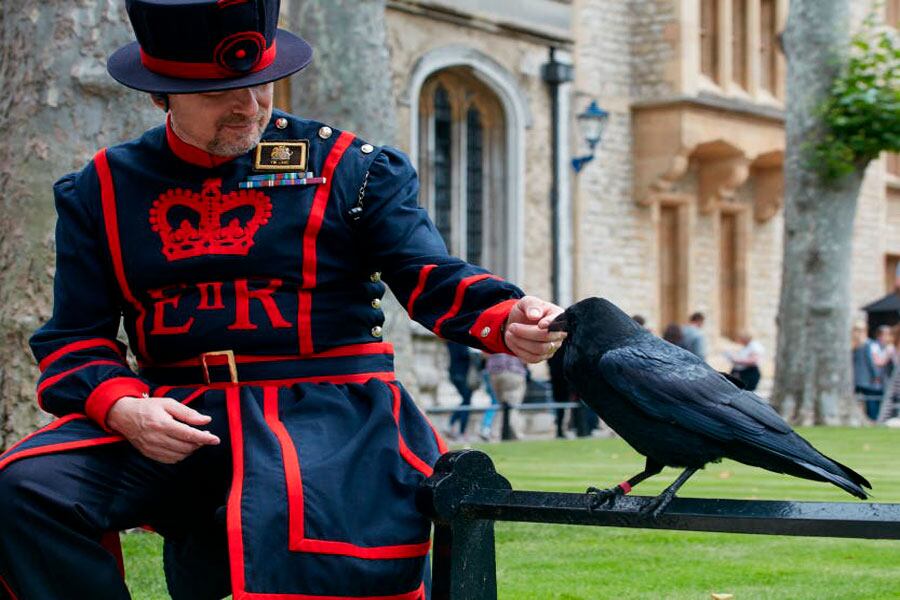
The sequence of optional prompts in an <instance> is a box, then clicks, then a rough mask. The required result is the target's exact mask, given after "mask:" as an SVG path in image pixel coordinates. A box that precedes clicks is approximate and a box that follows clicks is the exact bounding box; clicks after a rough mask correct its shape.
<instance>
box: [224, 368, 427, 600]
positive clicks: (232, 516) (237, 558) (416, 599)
mask: <svg viewBox="0 0 900 600" xmlns="http://www.w3.org/2000/svg"><path fill="white" fill-rule="evenodd" d="M225 401H226V409H227V412H228V428H229V430H230V433H231V453H232V454H231V455H232V480H231V491H230V492H229V494H228V504H227V506H228V510H227V516H226V523H227V531H228V557H229V561H230V566H231V588H232V594H233V595H234V600H421V599H422V598H424V585H420V586H419V587H418V588H417V589H416V590H414V591H412V592H407V593H404V594H394V595H390V596H353V597H351V596H316V595H309V594H265V593H253V592H248V591H247V590H246V589H245V588H246V578H245V574H244V538H243V529H242V528H243V523H242V515H241V501H242V499H243V493H244V436H243V431H242V426H243V425H242V422H241V421H242V418H241V394H240V389H239V388H238V387H237V386H231V387H229V388H228V389H227V390H226V391H225ZM263 401H264V411H266V408H268V411H267V414H265V417H266V421H267V422H270V419H271V418H272V417H273V412H274V413H275V414H274V418H275V420H276V421H277V420H278V419H277V390H276V389H274V388H273V389H272V391H269V389H266V390H264V392H263ZM282 428H283V425H281V427H278V428H276V429H282ZM273 431H275V430H273ZM284 433H285V434H286V433H287V432H286V431H285V432H284ZM276 435H278V434H277V433H276ZM287 439H290V436H287ZM279 442H281V438H280V437H279ZM291 445H293V443H291ZM282 451H283V452H284V451H285V447H284V446H282ZM293 455H294V456H296V452H293ZM298 465H299V461H298ZM299 476H300V471H299V468H298V470H297V477H298V479H299ZM299 485H300V486H301V488H302V481H301V482H299ZM293 523H294V524H296V521H294V522H293ZM294 531H295V530H294V529H293V528H291V532H292V535H293V532H294ZM297 531H301V533H302V530H297ZM310 541H313V540H305V541H304V544H307V543H309V542H310ZM426 544H427V545H428V546H429V547H430V542H427V543H426ZM314 546H315V550H310V551H315V552H319V553H322V554H328V553H334V554H344V552H325V550H337V549H341V550H344V548H343V544H342V543H341V542H317V543H316V544H314ZM386 548H389V549H393V548H399V547H397V546H387V547H386ZM427 552H428V547H426V548H425V553H427ZM425 553H423V554H421V555H419V556H424V555H425ZM348 556H352V555H349V554H348ZM361 558H362V557H361Z"/></svg>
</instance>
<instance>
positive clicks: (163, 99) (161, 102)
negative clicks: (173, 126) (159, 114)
mask: <svg viewBox="0 0 900 600" xmlns="http://www.w3.org/2000/svg"><path fill="white" fill-rule="evenodd" d="M150 100H151V101H152V102H153V104H155V105H156V108H158V109H160V110H162V111H165V112H169V95H168V94H150Z"/></svg>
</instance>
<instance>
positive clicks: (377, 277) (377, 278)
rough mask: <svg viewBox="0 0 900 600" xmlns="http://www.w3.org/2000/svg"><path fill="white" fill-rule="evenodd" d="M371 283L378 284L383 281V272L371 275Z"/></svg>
mask: <svg viewBox="0 0 900 600" xmlns="http://www.w3.org/2000/svg"><path fill="white" fill-rule="evenodd" d="M369 281H371V282H372V283H378V282H379V281H381V271H375V272H374V273H372V274H371V275H369Z"/></svg>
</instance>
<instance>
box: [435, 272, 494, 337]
mask: <svg viewBox="0 0 900 600" xmlns="http://www.w3.org/2000/svg"><path fill="white" fill-rule="evenodd" d="M485 279H500V278H499V277H497V276H496V275H491V274H490V273H482V274H480V275H470V276H469V277H465V278H463V279H462V280H460V282H459V283H458V284H456V294H455V296H454V298H453V305H452V306H451V307H450V310H448V311H447V312H445V313H444V314H443V316H441V318H439V319H438V320H437V322H435V324H434V332H435V333H436V334H437V335H441V325H443V324H444V321H446V320H447V319H450V318H453V317H455V316H456V313H458V312H459V309H460V308H462V303H463V296H464V295H465V293H466V289H468V287H469V286H470V285H472V284H473V283H478V282H479V281H483V280H485Z"/></svg>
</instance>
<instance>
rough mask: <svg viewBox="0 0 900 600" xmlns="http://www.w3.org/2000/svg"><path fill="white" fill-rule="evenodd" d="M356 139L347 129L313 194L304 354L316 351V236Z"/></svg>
mask: <svg viewBox="0 0 900 600" xmlns="http://www.w3.org/2000/svg"><path fill="white" fill-rule="evenodd" d="M354 139H356V136H355V135H353V134H352V133H350V132H347V131H344V132H342V133H341V135H339V136H338V139H337V140H336V141H335V142H334V146H332V148H331V151H330V152H329V153H328V157H327V158H326V159H325V165H324V166H323V167H322V173H321V174H320V176H321V177H324V178H325V183H323V184H322V185H320V186H319V188H318V189H317V190H316V194H315V196H313V203H312V208H311V209H310V211H309V219H308V220H307V221H306V230H305V231H304V232H303V278H302V284H301V287H302V288H303V290H301V291H300V297H299V302H298V308H297V312H298V315H297V334H298V337H299V338H300V339H299V341H300V354H312V353H313V337H312V296H311V295H310V294H309V292H308V291H306V290H311V289H313V288H314V287H316V260H317V258H316V238H317V237H318V235H319V230H320V229H321V228H322V221H323V219H324V218H325V208H326V207H327V205H328V198H329V196H330V195H331V183H332V181H333V180H334V177H333V175H334V170H335V169H336V168H337V165H338V163H339V162H340V161H341V158H342V157H343V156H344V152H346V151H347V148H349V147H350V144H352V143H353V140H354Z"/></svg>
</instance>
